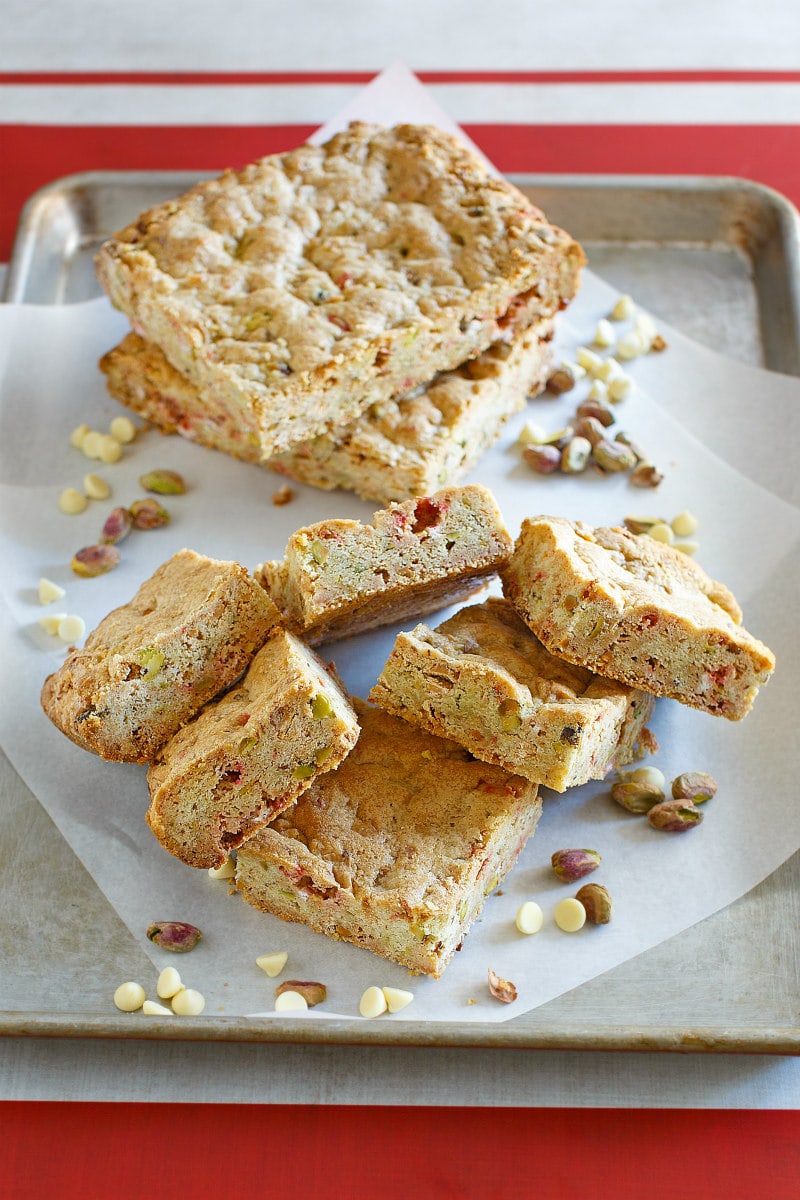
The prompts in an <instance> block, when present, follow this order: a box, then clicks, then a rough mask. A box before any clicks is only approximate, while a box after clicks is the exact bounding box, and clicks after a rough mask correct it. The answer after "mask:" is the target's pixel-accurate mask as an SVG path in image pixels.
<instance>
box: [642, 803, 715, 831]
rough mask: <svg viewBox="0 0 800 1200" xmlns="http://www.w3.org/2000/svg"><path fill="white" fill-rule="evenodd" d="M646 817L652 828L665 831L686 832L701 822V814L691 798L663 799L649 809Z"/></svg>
mask: <svg viewBox="0 0 800 1200" xmlns="http://www.w3.org/2000/svg"><path fill="white" fill-rule="evenodd" d="M647 819H648V821H649V822H650V824H651V825H652V826H653V829H660V830H662V831H663V832H665V833H686V832H687V831H688V830H689V829H695V828H696V827H697V826H698V825H699V824H700V823H701V821H702V820H703V814H702V813H701V812H700V809H699V808H696V807H695V806H694V804H693V803H692V801H691V800H665V801H664V802H663V803H662V804H656V805H654V806H653V808H651V809H650V811H649V813H648V814H647Z"/></svg>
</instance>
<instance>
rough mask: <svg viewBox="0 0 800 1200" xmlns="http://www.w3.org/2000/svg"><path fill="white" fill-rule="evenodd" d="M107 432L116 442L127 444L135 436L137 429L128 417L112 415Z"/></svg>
mask: <svg viewBox="0 0 800 1200" xmlns="http://www.w3.org/2000/svg"><path fill="white" fill-rule="evenodd" d="M108 432H109V433H110V434H111V436H112V437H113V438H116V439H117V441H118V442H122V443H123V444H124V445H127V444H128V442H132V441H133V439H134V438H135V437H136V434H137V433H138V430H137V428H136V426H135V425H134V423H133V421H132V420H131V419H130V417H114V420H113V421H112V422H111V424H110V425H109V427H108Z"/></svg>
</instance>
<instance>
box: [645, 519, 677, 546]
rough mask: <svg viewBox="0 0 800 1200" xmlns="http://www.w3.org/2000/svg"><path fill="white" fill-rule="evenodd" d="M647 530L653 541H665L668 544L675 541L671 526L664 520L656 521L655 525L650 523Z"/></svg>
mask: <svg viewBox="0 0 800 1200" xmlns="http://www.w3.org/2000/svg"><path fill="white" fill-rule="evenodd" d="M647 532H648V535H649V536H650V537H651V538H652V539H653V540H654V541H656V542H665V543H666V544H667V545H668V546H671V545H672V543H673V542H674V541H675V534H674V533H673V532H672V527H671V526H670V525H668V524H667V522H666V521H656V523H655V525H651V526H650V528H649V529H648V531H647Z"/></svg>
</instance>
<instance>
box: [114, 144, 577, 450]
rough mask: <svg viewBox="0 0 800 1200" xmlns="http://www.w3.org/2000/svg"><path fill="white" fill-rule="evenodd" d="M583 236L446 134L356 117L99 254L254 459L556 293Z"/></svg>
mask: <svg viewBox="0 0 800 1200" xmlns="http://www.w3.org/2000/svg"><path fill="white" fill-rule="evenodd" d="M583 261H584V259H583V254H582V251H581V249H580V247H579V246H578V245H577V243H575V242H574V240H573V239H572V238H570V237H569V236H568V235H567V234H565V233H564V232H563V231H561V230H559V229H557V228H555V227H554V226H552V225H550V224H549V223H548V222H547V221H546V220H545V218H544V217H543V215H542V214H541V212H539V210H538V209H536V208H535V207H534V206H533V205H532V204H531V203H530V201H529V200H528V199H527V198H526V197H525V196H524V195H523V194H522V193H521V192H520V191H518V189H516V188H515V187H513V186H512V185H511V184H509V183H507V182H506V181H504V180H501V179H497V178H495V177H494V176H492V175H491V174H490V173H489V172H488V171H487V169H486V168H485V167H484V165H483V164H482V162H481V161H480V160H479V159H478V158H477V157H476V156H474V155H473V154H472V153H471V152H470V151H469V150H467V149H466V148H465V147H464V146H463V145H462V144H461V143H460V142H459V141H458V139H457V138H453V137H451V136H450V135H448V134H445V133H442V132H441V131H439V130H437V129H434V128H433V127H430V126H415V125H400V126H396V127H394V128H393V129H382V128H380V127H377V126H370V125H364V124H360V123H355V124H353V125H351V126H350V128H349V129H348V130H346V131H345V132H343V133H340V134H337V135H336V136H335V137H333V138H332V139H331V140H330V141H329V142H328V143H327V144H326V145H325V146H321V147H316V146H308V145H306V146H301V147H299V148H298V149H297V150H294V151H292V152H290V153H288V154H284V155H275V156H272V157H269V158H265V159H261V160H259V161H258V162H256V163H253V164H251V165H250V166H248V167H245V168H244V170H242V171H240V172H238V173H234V172H231V171H229V172H226V174H225V175H223V176H222V177H220V178H219V179H216V180H212V181H209V182H206V183H202V184H198V185H197V186H196V187H194V188H192V189H191V190H190V191H189V192H187V193H186V194H185V195H184V196H182V197H179V198H178V199H177V200H175V201H171V202H169V203H167V204H163V205H160V206H158V207H157V208H155V209H152V210H151V211H150V212H148V213H144V214H142V216H141V217H140V218H139V220H138V221H137V222H135V223H134V224H132V225H130V226H129V227H128V228H127V229H125V230H122V231H121V232H120V233H119V234H117V235H116V236H115V237H114V238H112V239H110V240H109V241H108V242H107V243H106V244H105V245H104V246H103V247H102V248H101V251H100V254H99V255H98V260H97V264H98V274H99V277H100V280H101V282H102V284H103V286H104V287H105V288H106V290H107V291H108V294H109V296H110V297H111V299H112V301H113V303H114V304H115V305H116V306H117V307H119V308H121V309H122V310H123V311H124V312H126V313H127V314H128V316H129V317H130V318H131V321H132V324H133V326H134V329H135V330H136V331H137V332H139V333H141V334H142V336H144V337H146V338H147V339H148V340H149V341H151V342H153V343H154V344H155V345H157V346H159V347H160V348H161V349H162V350H163V352H164V354H165V355H166V357H167V358H168V360H169V361H170V362H171V363H172V365H173V366H174V367H175V368H176V369H177V370H179V371H181V372H182V373H183V374H185V375H186V376H187V378H188V379H189V380H190V382H191V383H192V384H193V385H194V386H195V387H196V388H197V389H198V390H199V391H200V392H201V393H202V394H203V395H205V394H207V393H210V392H213V394H214V397H215V400H216V401H217V402H218V403H220V404H222V405H223V406H224V408H225V410H226V412H227V413H228V416H229V418H230V420H231V421H232V423H233V424H234V425H235V426H236V427H237V428H239V429H240V431H241V434H242V438H243V440H245V441H248V440H251V439H252V440H253V442H254V444H256V445H257V446H258V449H259V454H260V457H261V458H262V459H267V458H269V457H271V456H272V455H273V454H275V453H280V452H281V451H284V450H286V449H288V448H289V447H290V446H292V445H294V444H296V443H298V442H300V441H303V440H305V439H306V438H308V437H312V436H315V435H316V434H319V433H323V432H325V431H326V430H329V429H331V428H335V427H340V426H342V425H343V424H346V423H347V422H349V421H352V420H354V419H355V418H356V417H358V416H359V415H360V414H361V413H363V412H365V411H366V410H367V409H368V408H369V407H370V405H372V404H374V403H377V402H379V401H381V400H385V399H389V398H391V397H392V396H395V395H398V394H402V393H403V392H406V391H408V390H410V389H411V388H413V387H415V386H416V385H417V384H421V383H426V382H427V381H429V380H430V379H432V378H433V376H434V375H435V374H436V373H437V372H438V371H442V370H450V369H452V368H454V367H456V366H458V365H459V364H460V363H462V362H464V361H466V360H467V359H469V358H472V357H474V356H475V355H477V354H479V353H480V352H481V351H483V350H485V349H486V348H487V347H488V346H489V345H491V344H492V342H495V341H497V340H498V339H499V338H501V337H502V336H503V334H504V331H505V329H506V327H507V325H508V323H509V321H511V320H513V318H514V312H515V309H516V308H517V307H518V306H520V305H522V306H523V307H525V308H526V309H527V310H528V312H529V313H530V316H531V320H535V319H541V318H547V317H551V316H553V315H554V314H555V313H556V312H557V311H558V310H559V309H560V308H562V307H564V305H566V304H567V303H568V302H569V300H570V299H571V298H572V296H573V294H574V292H575V290H576V288H577V286H578V279H579V274H580V269H581V266H582V264H583Z"/></svg>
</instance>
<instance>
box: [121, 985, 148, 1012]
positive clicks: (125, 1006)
mask: <svg viewBox="0 0 800 1200" xmlns="http://www.w3.org/2000/svg"><path fill="white" fill-rule="evenodd" d="M144 999H145V991H144V988H143V987H142V985H141V984H140V983H133V982H128V983H121V984H120V985H119V987H118V988H117V990H116V991H115V992H114V1003H115V1004H116V1006H117V1008H118V1009H120V1010H121V1011H122V1012H138V1010H139V1009H140V1008H141V1007H142V1005H143V1004H144Z"/></svg>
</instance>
